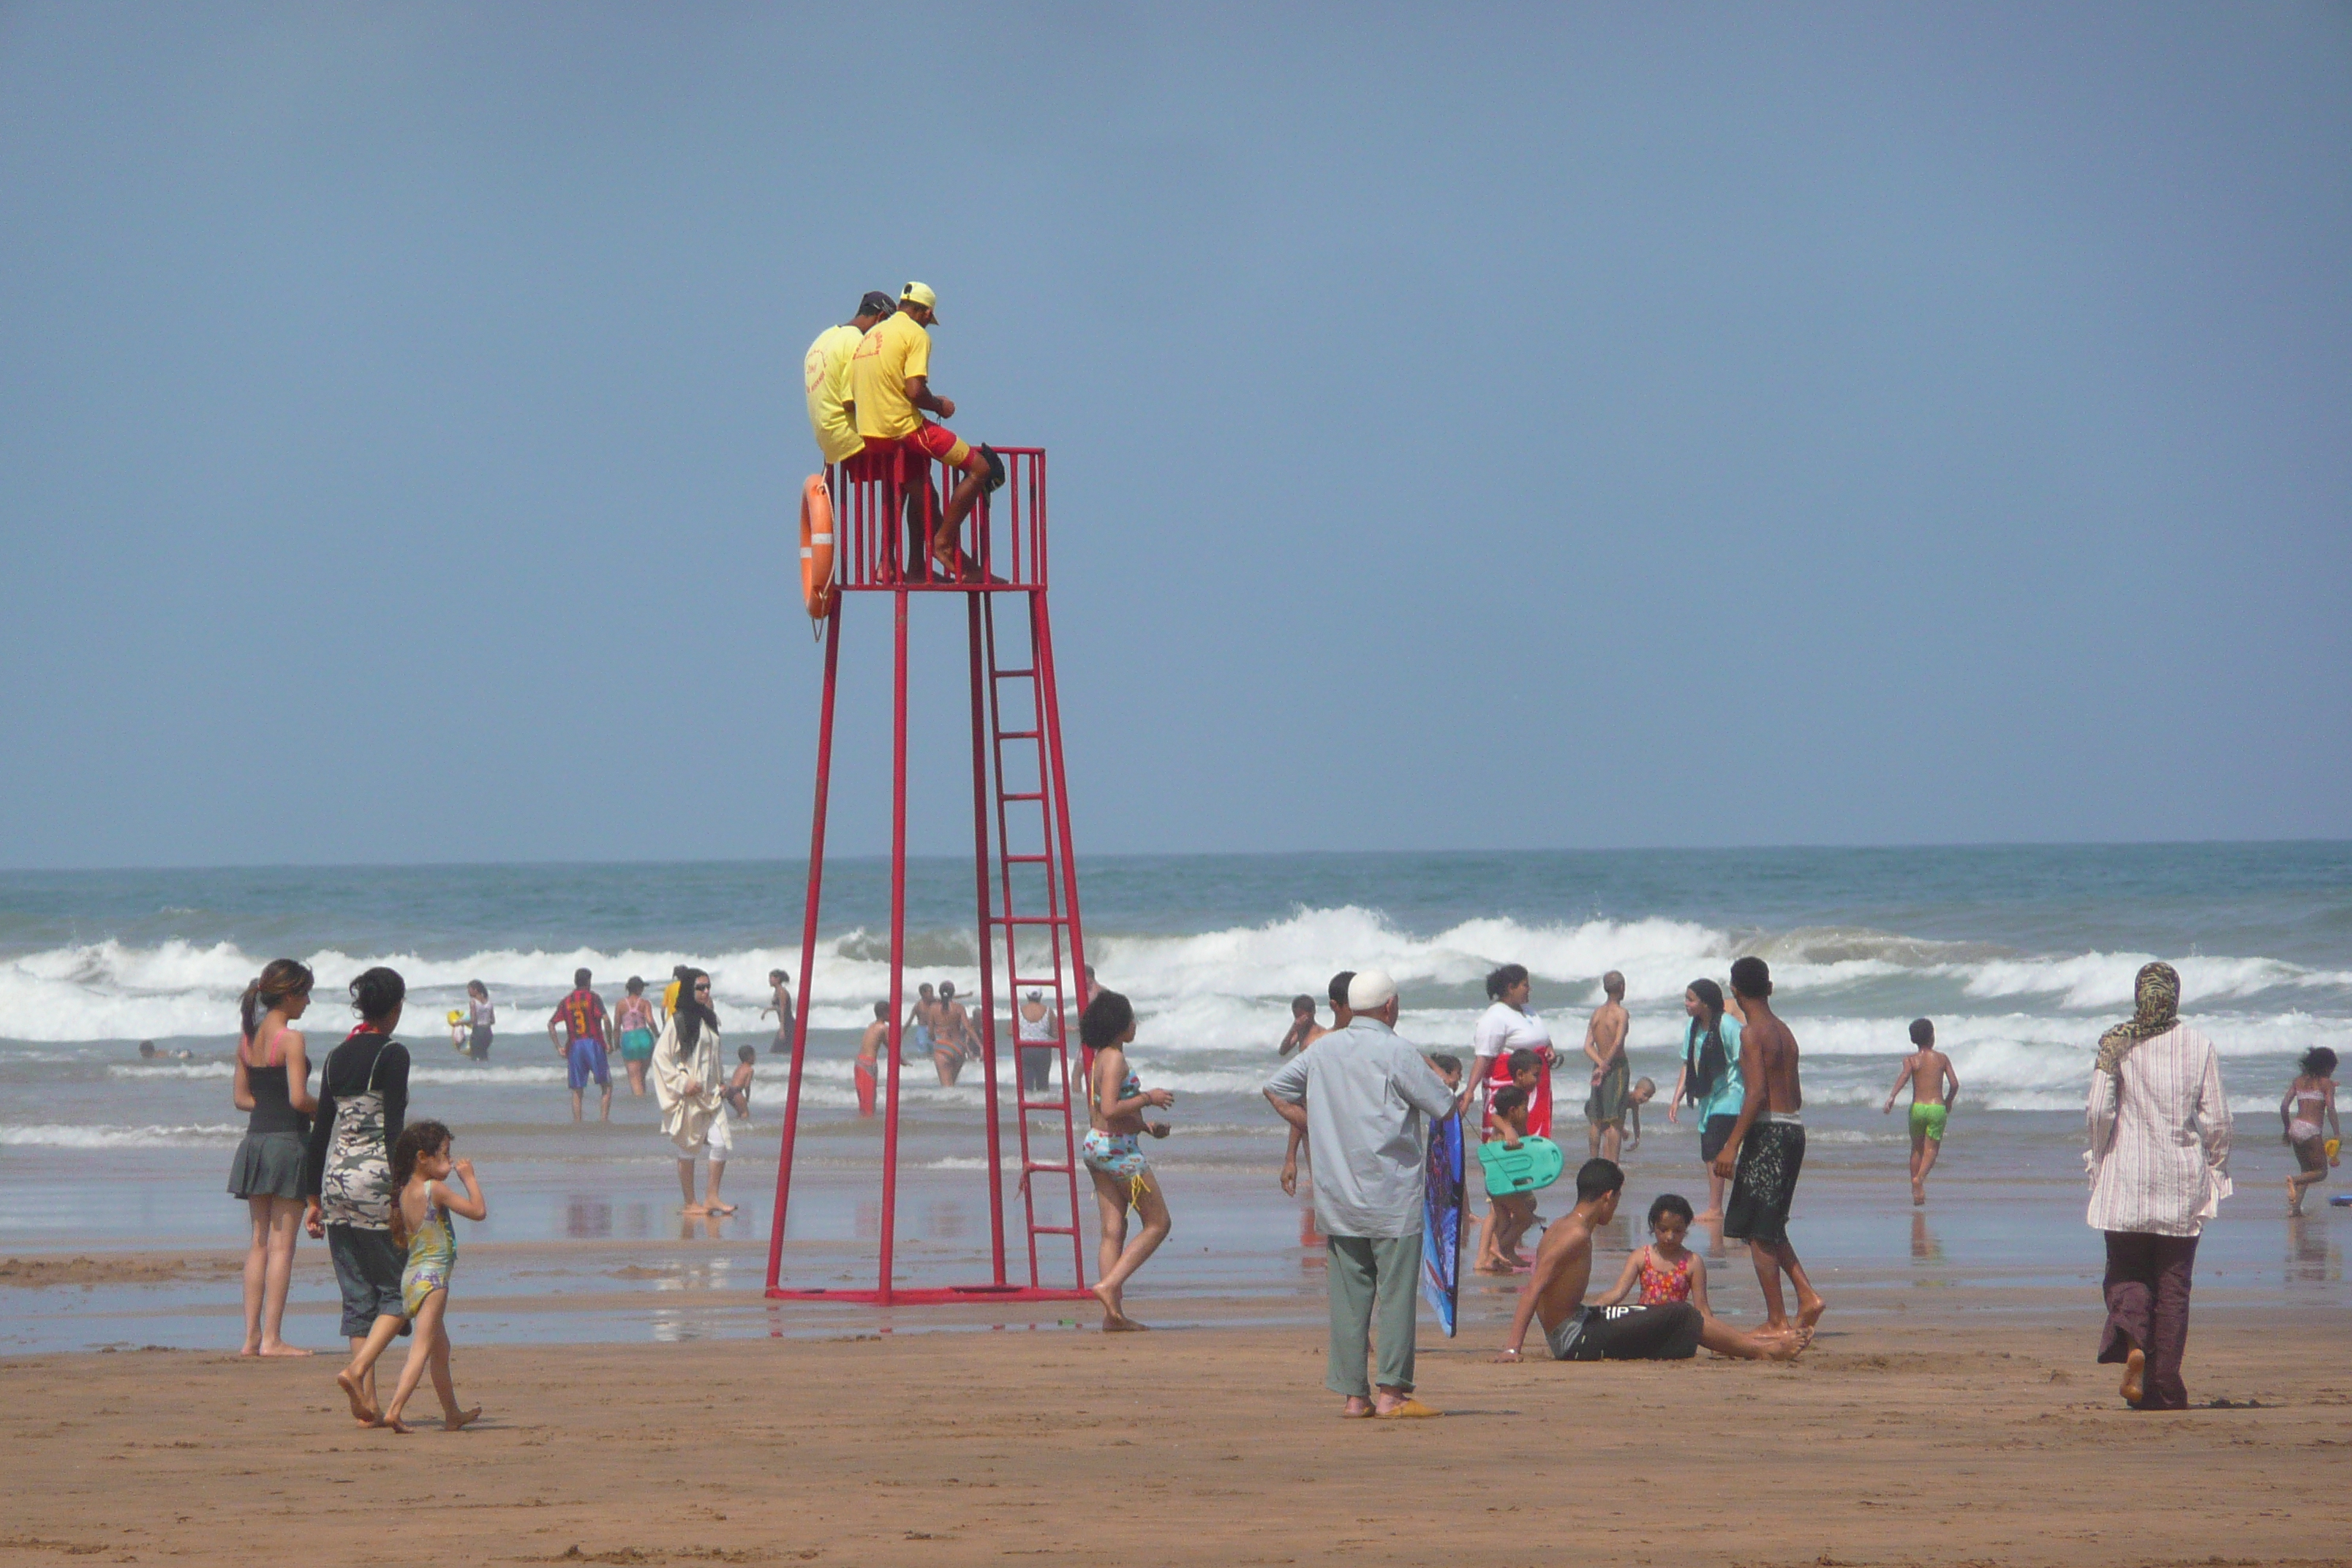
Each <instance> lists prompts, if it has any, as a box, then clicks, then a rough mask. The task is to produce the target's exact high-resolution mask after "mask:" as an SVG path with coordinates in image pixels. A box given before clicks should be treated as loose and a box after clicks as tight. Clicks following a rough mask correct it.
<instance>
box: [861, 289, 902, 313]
mask: <svg viewBox="0 0 2352 1568" xmlns="http://www.w3.org/2000/svg"><path fill="white" fill-rule="evenodd" d="M897 313H898V301H897V300H893V299H892V298H890V296H889V295H887V294H885V293H884V292H882V290H881V289H867V290H866V298H864V299H863V300H859V301H857V314H859V315H861V316H890V315H896V314H897Z"/></svg>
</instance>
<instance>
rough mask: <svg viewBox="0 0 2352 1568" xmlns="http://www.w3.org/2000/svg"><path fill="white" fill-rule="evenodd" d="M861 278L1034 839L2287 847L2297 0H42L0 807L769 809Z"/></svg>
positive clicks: (2331, 320)
mask: <svg viewBox="0 0 2352 1568" xmlns="http://www.w3.org/2000/svg"><path fill="white" fill-rule="evenodd" d="M908 279H922V280H924V281H927V282H929V284H931V285H932V286H933V287H934V288H935V289H937V290H938V291H939V300H940V307H939V309H940V326H939V328H938V330H937V331H935V333H934V337H933V343H934V347H933V367H932V381H933V385H934V387H935V389H936V390H938V391H940V392H942V393H945V394H947V395H950V396H951V397H953V398H954V399H955V400H956V402H957V403H958V405H960V408H959V413H958V416H957V418H956V420H955V421H954V423H955V425H956V427H957V428H958V429H959V430H960V431H961V433H962V434H964V435H966V436H968V437H971V438H972V439H975V440H989V441H993V442H997V443H1000V444H1003V445H1013V446H1042V447H1045V448H1047V450H1048V451H1049V452H1050V454H1051V459H1052V475H1053V491H1052V518H1053V526H1054V530H1055V534H1054V545H1053V550H1054V568H1055V576H1054V590H1053V595H1052V614H1053V617H1054V627H1055V644H1056V647H1057V651H1058V654H1059V657H1060V663H1061V684H1062V698H1063V704H1064V722H1065V725H1066V729H1067V732H1068V737H1069V747H1070V752H1069V770H1070V778H1071V791H1072V808H1073V818H1074V824H1075V828H1076V837H1077V841H1078V844H1079V847H1080V852H1081V855H1082V856H1083V855H1084V854H1085V853H1086V852H1087V851H1089V850H1093V851H1097V852H1113V851H1117V852H1129V853H1137V852H1161V851H1164V852H1171V853H1177V852H1191V851H1209V850H1217V851H1233V850H1239V851H1252V850H1267V851H1271V850H1290V849H1387V848H1396V849H1402V848H1448V847H1465V848H1467V847H1477V848H1510V847H1622V846H1648V845H1674V846H1708V845H1773V844H1914V843H1951V842H1961V843H1969V842H1988V841H2041V840H2060V841H2084V840H2095V841H2137V840H2181V839H2210V838H2309V837H2327V838H2342V837H2352V789H2347V786H2346V783H2345V780H2346V778H2347V776H2352V681H2348V680H2347V674H2352V632H2347V613H2346V604H2345V600H2346V595H2347V588H2352V526H2348V525H2352V8H2347V6H2346V5H2233V6H2198V5H2149V4H2130V5H2018V6H1998V5H1968V6H1962V5H1851V6H1822V5H1785V6H1771V7H1759V6H1740V5H1727V6H1710V5H1674V6H1641V7H1634V6H1617V5H1607V6H1600V5H1592V6H1563V5H1530V6H1482V5H1451V6H1447V7H1444V8H1443V11H1442V14H1441V13H1440V10H1439V8H1435V7H1408V6H1391V5H1330V6H1315V5H1282V6H1268V5H1247V6H1242V5H1234V6H1219V5H1191V6H1183V7H1176V6H1131V7H1129V6H1118V5H1028V6H993V7H992V6H985V5H953V6H947V5H942V6H938V7H925V6H908V5H861V6H854V7H852V6H824V7H805V8H802V7H790V6H781V5H663V6H645V5H612V6H607V5H592V4H563V5H529V4H507V5H480V6H475V5H431V4H404V5H366V4H354V5H333V6H320V5H238V4H218V5H205V6H163V5H108V4H99V3H76V4H70V5H24V4H8V5H0V548H5V561H6V563H7V568H8V572H7V582H8V585H9V595H8V596H9V600H10V606H9V613H8V614H7V615H6V616H5V617H0V670H4V671H5V675H4V676H0V691H4V692H5V698H0V721H5V730H6V734H7V736H8V738H9V742H10V743H9V744H7V745H6V746H5V748H0V866H11V867H72V866H168V865H214V864H282V863H299V862H327V863H385V862H448V861H502V860H535V859H668V858H739V857H742V858H764V857H772V856H792V855H796V854H799V853H801V852H803V850H804V849H805V847H806V844H807V833H808V804H809V786H810V779H811V773H812V767H813V761H814V732H815V713H816V698H817V692H818V689H819V685H820V677H821V666H820V662H819V658H818V656H817V653H816V650H815V648H814V646H813V644H812V641H811V638H810V637H809V635H808V622H807V618H806V616H805V615H804V614H803V611H802V609H801V606H800V604H799V593H798V578H797V574H796V571H795V568H796V556H797V537H796V512H795V507H796V503H797V495H798V490H799V486H800V481H801V479H802V478H803V476H804V475H805V474H806V473H808V472H809V471H810V470H811V469H812V468H814V466H815V463H816V460H817V459H816V456H815V452H814V444H813V442H812V439H811V437H810V434H809V430H808V426H807V422H806V418H805V415H804V411H803V395H802V389H801V385H800V380H799V374H800V363H801V358H802V355H803V353H804V351H805V349H806V347H807V344H808V342H809V341H810V339H811V338H813V337H814V335H815V334H816V333H817V332H818V331H820V330H822V329H823V328H824V327H826V326H828V325H830V324H833V323H835V322H838V321H843V320H845V319H846V317H847V315H848V314H849V312H850V310H852V308H853V307H854V305H855V302H856V299H857V297H858V295H859V294H860V293H861V292H863V291H864V290H866V289H874V288H880V289H887V290H889V291H892V292H895V291H896V289H897V288H898V285H899V284H901V283H903V282H904V281H906V280H908ZM961 634H962V616H961V609H960V607H959V606H956V605H953V604H952V603H951V602H935V603H926V604H922V605H918V606H917V615H916V620H915V626H914V638H913V648H914V656H915V665H914V669H913V673H912V678H911V679H912V681H913V685H914V689H915V693H916V705H915V741H914V746H913V763H914V791H915V794H914V801H913V805H912V808H911V817H912V824H913V826H912V839H913V843H914V847H916V848H918V849H919V850H925V851H929V852H944V851H949V850H953V849H955V848H956V847H958V846H959V845H960V844H961V843H964V842H968V833H969V824H970V821H971V815H970V813H971V805H970V798H969V793H968V792H969V779H970V773H969V750H968V748H969V744H970V742H969V735H968V731H967V730H966V728H965V709H964V690H963V684H962V682H963V669H964V664H963V660H964V651H963V648H962V647H961ZM843 637H844V642H843V655H842V658H843V667H844V685H843V699H842V700H843V721H842V726H843V727H842V731H841V738H840V742H839V752H838V756H837V772H836V777H835V794H834V808H835V809H834V829H835V839H834V844H835V847H836V848H838V849H842V850H845V851H872V850H876V849H880V848H882V847H885V846H886V844H887V818H888V812H887V805H888V801H887V794H888V781H889V765H888V738H887V690H888V676H889V670H888V647H889V636H888V616H887V603H886V601H883V600H881V599H879V598H872V597H868V598H860V599H856V600H854V601H853V602H852V603H851V604H850V605H849V606H848V610H847V614H846V617H845V623H844V631H843Z"/></svg>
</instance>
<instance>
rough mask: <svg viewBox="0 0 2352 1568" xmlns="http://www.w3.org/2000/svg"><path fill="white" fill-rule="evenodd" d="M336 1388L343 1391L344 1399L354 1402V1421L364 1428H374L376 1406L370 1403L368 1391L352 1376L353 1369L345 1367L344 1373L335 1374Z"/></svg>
mask: <svg viewBox="0 0 2352 1568" xmlns="http://www.w3.org/2000/svg"><path fill="white" fill-rule="evenodd" d="M335 1386H336V1387H337V1388H340V1389H341V1390H342V1391H343V1397H344V1398H345V1399H348V1400H350V1401H351V1402H352V1420H354V1421H356V1422H358V1423H359V1424H360V1425H361V1426H374V1425H375V1423H376V1411H375V1406H374V1405H370V1404H369V1403H368V1398H367V1389H366V1387H365V1386H364V1385H362V1384H361V1382H360V1380H359V1379H358V1378H356V1377H353V1376H352V1371H351V1368H349V1367H345V1368H344V1369H343V1370H342V1371H341V1372H339V1373H335Z"/></svg>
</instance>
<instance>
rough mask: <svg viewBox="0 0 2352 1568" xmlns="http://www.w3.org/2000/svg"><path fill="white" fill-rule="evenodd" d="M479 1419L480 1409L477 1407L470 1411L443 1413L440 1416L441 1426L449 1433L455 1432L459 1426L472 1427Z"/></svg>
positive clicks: (480, 1415) (480, 1416)
mask: <svg viewBox="0 0 2352 1568" xmlns="http://www.w3.org/2000/svg"><path fill="white" fill-rule="evenodd" d="M481 1418H482V1407H481V1406H480V1405H475V1406H474V1407H473V1408H472V1409H471V1410H448V1411H444V1412H443V1413H442V1415H441V1425H442V1426H444V1427H446V1428H447V1429H448V1430H449V1431H452V1432H455V1431H457V1429H458V1428H459V1427H461V1426H472V1425H473V1424H474V1423H475V1422H477V1421H479V1420H480V1419H481Z"/></svg>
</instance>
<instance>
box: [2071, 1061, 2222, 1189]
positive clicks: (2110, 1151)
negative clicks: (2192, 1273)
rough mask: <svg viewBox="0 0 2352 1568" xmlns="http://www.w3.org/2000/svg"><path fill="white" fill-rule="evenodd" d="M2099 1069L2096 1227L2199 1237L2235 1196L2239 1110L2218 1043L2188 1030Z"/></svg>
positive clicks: (2094, 1078)
mask: <svg viewBox="0 0 2352 1568" xmlns="http://www.w3.org/2000/svg"><path fill="white" fill-rule="evenodd" d="M2122 1067H2123V1070H2122V1072H2121V1074H2120V1075H2118V1074H2114V1073H2104V1072H2097V1071H2094V1072H2093V1073H2092V1074H2091V1099H2090V1103H2089V1104H2088V1105H2087V1106H2086V1107H2085V1108H2084V1119H2085V1121H2087V1122H2088V1123H2089V1126H2090V1134H2091V1147H2090V1149H2089V1151H2088V1152H2086V1153H2084V1156H2083V1164H2084V1168H2085V1169H2086V1170H2088V1171H2089V1172H2090V1173H2091V1207H2090V1213H2089V1215H2088V1216H2087V1217H2088V1219H2089V1221H2090V1224H2091V1227H2092V1228H2093V1229H2094V1230H2132V1231H2145V1232H2147V1233H2149V1234H2151V1235H2155V1236H2195V1235H2197V1234H2198V1233H2199V1232H2200V1231H2201V1230H2202V1229H2203V1228H2204V1226H2205V1222H2206V1221H2207V1220H2209V1219H2211V1218H2212V1217H2213V1216H2214V1215H2215V1214H2217V1213H2219V1212H2220V1209H2221V1200H2222V1199H2223V1198H2226V1197H2228V1196H2229V1195H2230V1193H2231V1186H2230V1107H2229V1103H2228V1101H2226V1100H2223V1099H2222V1098H2221V1063H2220V1061H2219V1060H2218V1059H2217V1058H2215V1056H2214V1053H2213V1042H2212V1041H2210V1040H2209V1039H2207V1038H2206V1037H2204V1036H2203V1035H2201V1034H2199V1033H2198V1032H2197V1031H2196V1030H2195V1029H2192V1028H2190V1027H2189V1026H2188V1025H2186V1024H2178V1025H2175V1026H2173V1027H2172V1028H2170V1029H2168V1030H2167V1031H2166V1032H2165V1033H2163V1034H2161V1035H2157V1036H2154V1037H2151V1038H2148V1039H2145V1040H2142V1041H2141V1042H2140V1043H2139V1044H2138V1045H2137V1046H2136V1047H2133V1048H2132V1052H2131V1054H2130V1055H2129V1056H2127V1057H2126V1058H2124V1059H2123V1063H2122Z"/></svg>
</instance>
